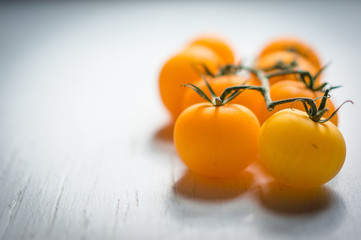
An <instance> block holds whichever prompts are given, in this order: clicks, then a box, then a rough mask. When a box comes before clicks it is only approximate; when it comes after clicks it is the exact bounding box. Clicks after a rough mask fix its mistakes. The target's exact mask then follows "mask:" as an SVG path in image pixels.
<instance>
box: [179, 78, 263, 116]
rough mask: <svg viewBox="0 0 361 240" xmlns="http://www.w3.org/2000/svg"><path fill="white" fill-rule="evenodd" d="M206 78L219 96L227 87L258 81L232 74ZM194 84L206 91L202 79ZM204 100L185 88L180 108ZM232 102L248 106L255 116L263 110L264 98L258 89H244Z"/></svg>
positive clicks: (256, 82) (254, 83)
mask: <svg viewBox="0 0 361 240" xmlns="http://www.w3.org/2000/svg"><path fill="white" fill-rule="evenodd" d="M207 79H208V80H209V84H210V85H211V87H212V89H213V90H214V92H215V93H216V95H217V96H220V95H221V94H222V92H223V90H224V89H226V88H227V87H233V86H239V85H242V84H245V85H258V81H256V80H255V79H253V78H252V77H251V78H249V80H248V81H247V78H246V77H243V76H238V75H233V74H230V75H225V76H221V77H216V78H209V77H208V78H207ZM194 85H196V86H197V87H199V88H200V89H201V90H202V91H203V92H208V89H207V85H206V83H205V81H204V80H203V79H199V80H198V81H197V82H194ZM205 101H206V100H204V99H203V98H202V97H200V96H199V95H198V94H196V93H195V92H194V91H193V90H192V89H189V88H187V89H186V92H185V94H184V97H183V101H182V109H186V108H187V107H189V106H191V105H193V104H196V103H201V102H205ZM232 103H233V104H240V105H243V106H245V107H247V108H249V109H250V110H251V111H252V112H253V113H254V114H255V115H256V116H257V118H258V117H259V116H260V114H261V111H262V112H263V107H264V99H263V96H262V94H261V93H260V92H258V91H254V90H245V91H243V92H242V93H241V94H240V95H238V96H237V97H236V98H235V99H234V100H232Z"/></svg>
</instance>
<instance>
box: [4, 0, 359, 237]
mask: <svg viewBox="0 0 361 240" xmlns="http://www.w3.org/2000/svg"><path fill="white" fill-rule="evenodd" d="M360 12H361V2H360V1H219V2H218V1H186V2H180V1H134V2H133V1H103V2H100V1H76V2H71V1H69V2H68V1H54V2H48V1H29V2H28V1H5V2H0V170H1V172H0V238H2V239H25V238H35V239H69V238H70V239H78V238H79V239H80V238H85V239H97V238H98V239H99V238H102V239H107V238H114V237H128V238H136V237H143V238H144V237H148V238H154V239H159V238H162V237H163V238H165V237H171V238H173V239H176V238H183V237H190V238H197V237H200V236H206V237H209V238H211V239H217V238H220V237H225V238H230V239H231V238H237V237H240V236H253V238H254V239H262V238H263V237H265V236H268V237H270V238H275V239H279V238H284V239H289V237H290V236H295V234H296V233H301V235H299V236H298V237H296V238H306V237H309V236H308V235H307V236H305V235H304V234H302V233H304V231H309V232H310V233H309V234H310V236H311V238H312V237H315V238H317V237H322V236H329V237H331V238H334V239H337V238H340V237H341V236H344V234H348V235H347V236H349V237H350V238H356V236H357V234H360V230H359V228H358V227H356V226H359V224H360V218H361V207H360V205H359V202H360V200H361V196H360V190H359V186H360V183H361V177H360V176H361V174H360V173H361V172H360V167H361V164H360V161H359V159H360V158H361V154H360V151H359V142H360V141H361V137H360V136H361V130H360V127H359V125H358V124H359V122H360V117H361V108H360V105H359V104H360V102H361V101H360V100H361V98H360V94H359V91H360V90H361V89H360V88H361V82H360V81H361V79H360V76H359V69H360V62H361V57H360V56H361V47H360V42H361V28H360V27H359V25H360V23H361V15H360ZM202 33H215V34H219V35H221V36H223V37H225V38H227V39H229V41H230V42H231V43H232V44H233V46H234V48H235V50H236V52H237V54H239V55H238V56H239V57H241V58H243V59H247V60H252V59H253V58H254V56H255V55H256V54H257V53H258V51H260V49H261V48H262V46H264V45H265V44H266V43H267V42H268V41H269V40H271V39H273V38H275V37H278V36H285V35H286V36H289V35H290V36H296V37H299V38H300V39H303V40H305V41H306V42H308V43H310V44H311V45H312V46H313V47H314V48H315V49H316V50H317V52H318V54H319V55H320V57H321V59H322V61H323V63H327V62H329V61H331V65H330V66H329V68H328V69H327V70H326V72H325V80H327V81H329V82H330V83H331V84H333V85H339V84H341V85H343V87H342V88H340V89H337V90H335V92H334V96H335V98H336V100H337V101H336V102H337V103H338V104H340V103H342V102H343V101H344V100H346V99H351V100H353V101H354V102H355V105H351V104H350V105H345V106H344V107H343V108H342V109H341V111H340V117H339V119H340V124H339V126H340V129H341V131H342V133H343V134H344V136H345V139H346V142H347V146H348V152H347V154H348V156H347V159H346V163H345V166H344V168H343V170H342V171H341V173H340V175H339V176H338V177H337V179H336V180H335V181H333V182H332V183H330V185H329V186H330V188H331V189H332V191H333V193H334V195H332V196H337V197H333V198H334V199H341V200H337V201H339V202H338V204H336V205H334V206H333V208H332V207H331V208H328V209H326V210H325V212H323V215H322V214H321V215H317V213H313V214H316V215H311V217H312V219H314V220H312V221H311V222H309V221H310V219H311V217H310V218H308V217H307V216H306V217H305V216H302V217H299V216H297V217H296V218H291V219H289V218H284V217H279V216H277V217H275V216H274V215H273V214H271V213H268V212H267V211H265V210H264V209H263V208H262V207H259V206H258V205H257V204H256V203H255V201H252V200H250V199H253V198H254V197H250V199H248V200H244V199H241V200H239V199H238V200H237V199H236V200H234V201H236V202H233V203H232V204H233V205H232V204H231V205H221V206H222V207H221V210H219V211H215V212H212V213H211V212H208V210H209V206H208V205H207V204H205V205H204V204H203V205H202V203H197V204H194V203H192V202H184V201H183V200H179V198H178V197H177V196H175V198H174V196H173V195H172V188H173V187H174V185H175V182H177V181H178V180H179V179H181V177H182V174H183V172H184V171H185V168H184V166H183V165H182V163H181V162H180V161H179V159H178V157H177V155H176V154H175V152H174V149H173V147H172V146H171V144H165V145H164V144H163V143H159V142H157V139H156V138H155V137H154V136H156V134H157V131H159V129H162V127H164V126H166V125H167V123H168V122H169V116H168V114H167V112H166V110H165V108H164V107H163V106H162V103H161V100H160V97H159V93H158V83H157V81H158V75H159V72H160V69H161V67H162V65H163V64H164V62H165V61H166V60H167V59H168V58H169V57H171V56H172V55H173V54H174V53H176V52H177V51H179V50H180V49H181V48H182V47H183V46H184V45H185V44H186V43H188V41H189V40H190V39H192V38H193V37H194V36H197V35H199V34H202ZM183 179H184V178H183ZM181 180H182V179H181ZM169 194H170V195H169ZM169 196H171V197H169ZM182 201H183V202H182ZM337 201H336V202H337ZM247 204H250V206H251V207H249V208H248V207H247V206H249V205H247ZM205 206H206V207H205ZM219 206H220V205H218V207H219ZM169 209H170V210H169ZM194 209H201V212H197V211H196V212H193V210H194ZM211 209H212V208H211ZM217 209H218V208H217ZM234 209H237V210H239V209H242V212H241V213H239V212H238V211H236V213H237V214H238V213H239V215H238V217H236V216H235V215H233V214H231V213H235V211H233V210H234ZM250 209H251V210H250ZM340 209H341V210H340ZM255 213H257V214H255ZM229 214H230V215H232V217H231V218H229ZM194 216H196V217H195V218H193V217H194ZM241 216H244V218H242V217H241ZM339 216H341V217H339ZM342 216H348V217H342ZM332 218H338V220H337V221H336V220H335V221H333V220H327V219H332ZM225 219H228V220H225ZM330 221H331V222H330ZM187 222H191V223H192V226H191V225H189V224H188V223H187ZM257 222H261V223H262V224H261V225H257ZM159 226H165V227H164V228H160V227H159ZM227 226H228V227H227ZM331 228H332V229H331ZM139 229H142V231H139Z"/></svg>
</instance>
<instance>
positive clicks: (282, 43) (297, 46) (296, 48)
mask: <svg viewBox="0 0 361 240" xmlns="http://www.w3.org/2000/svg"><path fill="white" fill-rule="evenodd" d="M277 51H288V52H293V53H297V54H299V55H301V56H302V57H304V58H306V59H307V60H308V61H310V62H311V63H312V64H313V65H314V66H315V67H316V69H320V68H321V61H320V58H319V57H318V55H317V53H316V51H315V50H314V49H313V48H312V47H311V46H309V45H308V44H307V43H305V42H303V41H301V40H300V39H298V38H295V37H282V38H278V39H275V40H274V41H272V42H270V43H268V44H267V45H266V46H265V47H264V49H263V50H262V51H261V53H260V54H259V57H263V56H265V55H267V54H270V53H273V52H277Z"/></svg>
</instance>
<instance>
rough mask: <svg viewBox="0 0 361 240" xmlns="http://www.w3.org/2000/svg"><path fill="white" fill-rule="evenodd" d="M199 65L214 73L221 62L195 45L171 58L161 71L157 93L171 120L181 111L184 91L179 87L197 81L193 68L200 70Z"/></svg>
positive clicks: (201, 47) (207, 50)
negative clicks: (203, 65)
mask: <svg viewBox="0 0 361 240" xmlns="http://www.w3.org/2000/svg"><path fill="white" fill-rule="evenodd" d="M201 63H202V64H205V65H206V66H207V67H208V68H209V69H210V70H211V71H212V72H216V71H217V70H218V66H219V64H220V63H221V60H220V59H219V57H218V56H217V55H216V54H215V53H214V52H213V51H212V50H210V49H209V48H207V47H204V46H199V45H195V46H190V47H188V48H186V49H185V50H184V51H182V52H180V53H178V54H176V55H175V56H173V57H172V58H171V59H169V60H168V61H167V62H166V63H165V65H164V66H163V68H162V70H161V73H160V75H159V82H158V85H159V92H160V96H161V99H162V102H163V104H164V106H165V107H166V108H167V109H168V111H169V113H170V114H171V116H172V118H173V120H175V119H176V118H177V116H178V115H179V114H180V113H181V110H182V109H181V99H182V98H183V94H184V92H185V89H184V88H183V87H181V86H182V84H185V83H193V82H194V81H196V80H198V79H199V77H200V73H199V72H197V71H196V69H195V68H198V69H201V68H200V64H201Z"/></svg>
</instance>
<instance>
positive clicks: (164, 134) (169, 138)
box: [154, 122, 174, 142]
mask: <svg viewBox="0 0 361 240" xmlns="http://www.w3.org/2000/svg"><path fill="white" fill-rule="evenodd" d="M173 128H174V122H168V123H167V124H166V125H164V126H162V127H161V128H159V129H158V130H157V131H156V132H155V134H154V140H155V141H163V142H173Z"/></svg>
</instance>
